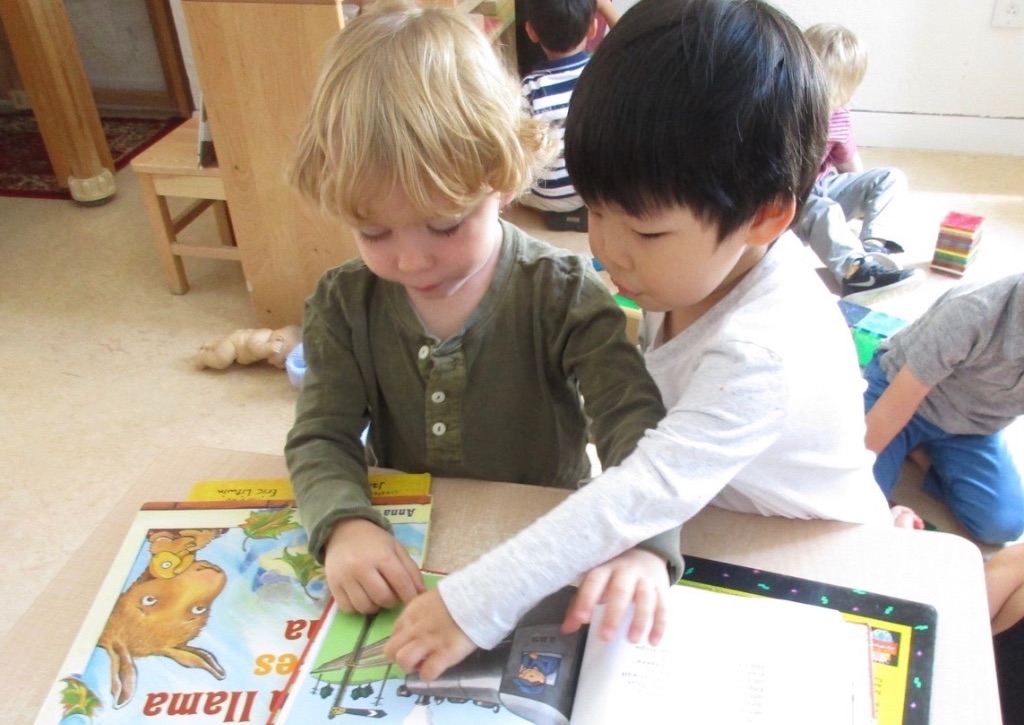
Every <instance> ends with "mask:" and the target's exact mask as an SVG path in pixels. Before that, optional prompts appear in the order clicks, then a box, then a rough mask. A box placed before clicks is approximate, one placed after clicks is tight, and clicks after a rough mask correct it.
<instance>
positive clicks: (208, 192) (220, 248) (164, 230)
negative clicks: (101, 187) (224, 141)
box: [131, 118, 241, 295]
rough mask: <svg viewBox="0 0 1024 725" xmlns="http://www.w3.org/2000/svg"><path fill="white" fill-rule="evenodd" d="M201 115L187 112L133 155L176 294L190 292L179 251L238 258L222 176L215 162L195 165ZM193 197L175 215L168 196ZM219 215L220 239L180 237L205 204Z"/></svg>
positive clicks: (159, 249)
mask: <svg viewBox="0 0 1024 725" xmlns="http://www.w3.org/2000/svg"><path fill="white" fill-rule="evenodd" d="M198 149H199V121H198V119H196V118H191V119H189V120H188V121H185V122H184V123H183V124H182V125H181V126H179V127H178V128H176V129H174V130H173V131H171V132H170V133H169V134H167V135H166V136H164V137H163V138H162V139H160V140H159V141H157V142H156V143H155V144H153V145H152V146H150V147H149V148H148V149H146V150H145V151H143V152H142V153H140V154H139V155H138V156H136V157H135V158H134V159H132V162H131V167H132V170H133V171H134V172H135V174H136V175H137V176H138V178H139V184H140V186H141V187H142V198H143V199H144V200H145V202H146V208H147V210H148V212H149V220H150V223H151V224H152V227H153V237H154V239H155V240H156V249H157V255H158V256H159V257H160V263H161V265H162V266H163V269H164V274H165V275H166V276H167V286H168V287H170V289H171V292H172V293H174V294H178V295H180V294H184V293H186V292H188V278H187V277H186V276H185V267H184V265H183V264H182V257H208V258H213V259H231V260H234V261H236V262H241V256H240V255H239V251H238V246H237V245H236V244H235V235H234V232H233V230H232V228H231V218H230V216H229V214H228V206H227V203H226V202H225V198H226V197H225V196H224V182H223V180H222V179H221V175H220V169H219V168H218V167H217V166H215V165H214V166H205V167H201V166H199V161H198V159H199V151H198ZM170 196H175V197H184V198H188V199H196V200H197V201H195V202H194V203H193V204H191V205H189V206H188V208H186V209H185V210H184V211H182V212H181V213H180V214H178V215H177V216H174V215H172V214H171V211H170V209H169V208H168V205H167V197H170ZM211 206H212V207H213V211H214V213H215V214H216V216H217V229H218V233H219V237H220V239H219V243H217V244H198V243H193V242H189V243H187V244H186V243H182V242H179V241H178V232H180V231H181V230H182V229H184V228H185V227H187V226H188V225H189V224H191V223H192V222H193V221H195V219H196V218H197V217H198V216H199V215H200V214H202V213H203V212H204V211H205V210H206V209H208V208H209V207H211Z"/></svg>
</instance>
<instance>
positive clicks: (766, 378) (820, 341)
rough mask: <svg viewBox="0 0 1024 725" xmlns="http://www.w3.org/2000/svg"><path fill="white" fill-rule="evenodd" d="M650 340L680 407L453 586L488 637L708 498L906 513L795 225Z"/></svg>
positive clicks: (463, 623)
mask: <svg viewBox="0 0 1024 725" xmlns="http://www.w3.org/2000/svg"><path fill="white" fill-rule="evenodd" d="M663 319H664V315H663V314H660V313H659V314H646V315H645V317H644V321H643V327H642V333H641V339H642V345H643V347H644V352H645V356H646V361H647V365H648V369H649V370H650V372H651V374H652V376H653V377H654V380H655V381H656V382H657V384H658V386H659V388H660V389H661V393H662V398H663V400H664V402H665V407H666V408H667V409H668V414H667V416H666V417H665V418H664V419H663V420H662V422H661V423H660V424H659V425H658V427H657V428H656V429H654V430H650V431H648V432H647V434H646V435H645V437H644V438H643V439H642V440H641V441H640V443H639V445H638V447H637V449H636V451H635V452H634V453H633V454H632V455H630V456H629V457H628V458H627V459H626V460H625V461H623V462H622V464H620V465H619V466H616V467H613V468H611V469H608V470H607V471H605V472H604V473H603V474H602V475H600V476H598V477H597V478H595V479H594V480H592V481H591V482H590V483H588V484H587V485H586V486H584V487H583V488H582V489H581V490H579V491H577V492H574V493H573V494H572V495H571V496H570V497H569V498H568V499H566V500H565V501H564V502H563V503H561V504H560V505H559V506H557V507H556V508H555V509H553V510H552V511H550V512H549V513H547V514H546V515H545V516H543V517H541V518H540V519H538V520H537V521H536V522H535V523H533V524H532V525H530V526H529V527H527V528H526V529H525V530H523V531H522V532H520V533H519V534H518V535H516V536H514V537H513V538H511V539H510V540H508V541H506V542H505V543H504V544H502V545H500V546H498V547H496V548H495V549H494V550H493V551H491V552H489V553H487V554H485V555H484V556H482V557H480V558H479V559H478V560H476V561H475V562H473V563H472V564H470V565H469V566H468V567H466V568H464V569H462V570H461V571H458V572H455V573H453V574H451V575H450V576H448V577H446V578H445V579H444V580H443V581H442V582H441V584H440V586H439V589H440V593H441V596H442V598H443V599H444V602H445V605H446V606H447V607H448V610H449V612H450V613H451V614H452V616H453V618H454V619H455V621H456V622H457V623H458V625H459V626H460V627H461V628H462V630H463V631H464V632H465V633H466V634H467V635H468V636H469V637H470V639H472V640H473V642H474V643H476V644H477V645H478V646H480V647H484V648H490V647H493V646H495V645H496V644H498V643H499V642H500V641H501V640H502V638H503V637H504V636H505V635H506V634H507V633H508V632H509V631H511V630H512V628H513V627H514V626H515V624H516V622H517V621H518V620H519V618H520V617H521V616H522V615H523V614H525V613H526V611H527V610H529V608H530V607H531V606H533V605H534V604H535V603H536V602H537V601H539V600H540V599H541V598H542V597H544V596H545V595H547V594H549V593H550V592H552V591H554V590H556V589H558V588H560V587H562V586H564V585H566V584H570V583H572V582H573V581H575V580H576V579H578V578H579V577H580V576H581V575H583V574H584V573H586V572H587V571H589V570H590V569H592V568H593V567H595V566H597V565H598V564H601V563H602V562H605V561H607V560H608V559H611V558H612V557H614V556H616V555H618V554H620V553H621V552H623V551H625V550H626V549H628V548H630V547H632V546H634V545H635V544H637V543H639V542H641V541H643V540H645V539H647V538H649V537H651V536H653V535H654V534H657V533H659V532H661V531H664V530H665V529H668V528H670V527H672V526H677V525H679V524H680V523H682V522H685V521H687V520H688V519H690V518H691V517H692V516H693V515H694V514H696V513H697V512H698V511H700V510H701V509H702V508H704V507H705V506H706V505H708V504H714V505H716V506H721V507H723V508H727V509H731V510H735V511H744V512H753V513H760V514H764V515H779V516H786V517H790V518H804V519H810V518H822V519H835V520H840V521H849V522H855V523H879V524H884V525H890V526H891V520H890V517H889V512H888V504H887V503H886V501H885V498H884V496H883V495H882V493H881V490H880V489H879V487H878V485H877V484H876V483H875V481H874V478H873V475H872V471H871V469H872V464H873V461H874V457H873V455H872V454H871V453H870V452H869V451H868V450H867V449H866V448H865V447H864V432H865V427H864V402H863V390H864V381H863V379H862V377H861V373H860V368H859V366H858V363H857V354H856V351H855V349H854V345H853V340H852V337H851V335H850V332H849V329H848V327H847V326H846V324H845V321H844V320H843V317H842V314H841V313H840V311H839V309H838V306H837V305H836V302H835V298H834V297H832V296H831V295H830V294H829V293H828V291H827V290H826V289H825V287H824V285H823V284H822V282H821V281H820V280H819V279H818V278H817V276H816V273H815V272H814V270H813V269H812V267H811V265H810V264H809V263H808V261H807V258H806V256H805V252H804V250H803V249H802V247H801V244H800V242H799V241H798V240H797V239H796V238H795V237H794V236H792V235H791V234H789V233H787V234H785V235H783V237H782V238H780V239H779V240H778V241H777V242H776V243H775V244H774V245H773V246H772V248H771V249H770V250H769V251H768V253H767V254H766V255H765V257H764V258H763V259H762V260H761V261H760V262H759V263H758V264H757V265H755V267H754V268H753V269H752V270H751V271H750V272H749V273H748V274H747V275H746V277H744V278H743V279H742V280H741V281H740V282H739V284H737V285H736V287H735V288H733V289H732V290H731V291H730V292H729V294H728V295H726V297H724V298H723V299H722V300H721V301H720V302H719V303H718V304H716V305H715V306H714V307H713V308H712V309H711V310H710V311H708V312H707V313H706V314H705V315H704V316H703V317H702V318H701V319H700V320H698V321H697V322H696V323H695V324H693V325H692V326H691V327H689V328H688V329H686V330H685V331H683V332H682V333H681V334H679V335H677V336H676V337H675V338H673V339H671V340H669V341H668V342H666V343H664V344H661V343H660V338H659V334H660V331H661V325H662V322H663Z"/></svg>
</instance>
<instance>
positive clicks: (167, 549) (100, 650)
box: [36, 482, 430, 725]
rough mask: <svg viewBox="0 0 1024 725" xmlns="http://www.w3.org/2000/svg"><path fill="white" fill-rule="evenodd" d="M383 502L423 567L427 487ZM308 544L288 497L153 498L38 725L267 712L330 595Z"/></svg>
mask: <svg viewBox="0 0 1024 725" xmlns="http://www.w3.org/2000/svg"><path fill="white" fill-rule="evenodd" d="M251 483H252V482H249V483H245V482H234V483H232V484H230V485H231V486H232V487H234V488H238V487H239V486H248V485H250V484H251ZM260 485H261V486H263V484H262V483H261V484H260ZM271 499H272V497H271ZM374 505H375V506H377V507H379V508H381V509H382V510H383V512H384V514H385V516H387V517H388V518H389V520H390V521H391V522H392V525H393V527H394V530H395V533H396V537H397V538H398V539H399V540H400V541H401V542H402V543H403V545H404V546H405V547H406V549H407V550H408V551H409V553H410V555H411V556H412V557H413V559H414V560H415V561H417V562H418V563H422V561H423V557H424V555H425V550H426V546H427V539H428V530H429V512H430V499H429V496H405V497H382V498H380V499H374ZM412 511H416V512H417V514H418V515H419V516H420V518H421V520H417V521H415V522H414V521H410V518H415V517H410V515H409V514H410V512H412ZM424 516H425V517H426V518H423V517H424ZM306 543H307V538H306V534H305V531H304V530H303V528H302V526H301V524H300V521H299V517H298V512H297V509H296V508H295V507H294V504H293V503H292V502H291V501H290V500H260V501H241V500H236V501H230V500H203V501H185V502H173V503H150V504H146V505H145V506H144V507H143V508H142V510H140V511H139V512H138V514H137V516H136V518H135V520H134V521H133V523H132V525H131V528H130V529H129V531H128V534H127V535H126V537H125V539H124V542H123V544H122V545H121V547H120V549H119V551H118V554H117V556H116V557H115V559H114V561H113V562H111V564H110V567H109V569H108V572H107V576H106V577H105V579H104V582H103V585H102V586H101V588H100V591H99V593H98V594H97V595H96V598H95V600H94V601H93V605H92V606H91V608H90V610H89V613H88V614H87V616H86V619H85V621H84V623H83V624H82V626H81V628H80V629H79V632H78V635H77V637H76V639H75V642H74V644H73V645H72V648H71V650H70V652H69V653H68V655H67V657H66V658H65V660H64V664H63V665H62V667H61V669H60V671H59V673H58V675H57V678H56V681H55V682H54V684H53V686H52V687H51V689H50V692H49V693H48V695H47V697H46V699H45V700H44V703H43V705H42V709H41V710H40V712H39V715H38V716H37V719H36V725H58V724H59V725H87V724H92V725H117V724H119V723H125V724H128V723H130V724H131V725H138V724H139V723H181V722H188V723H190V724H197V725H204V724H207V723H210V724H212V723H225V722H230V723H246V722H256V723H262V722H264V721H266V719H267V717H268V714H269V713H270V712H271V711H273V710H274V709H276V705H275V704H274V700H275V698H277V697H280V696H281V691H282V690H283V688H284V686H285V685H286V684H287V682H288V680H289V678H290V677H291V674H292V672H293V670H294V669H295V668H296V667H297V666H298V664H299V662H300V659H301V655H302V653H303V651H305V649H306V647H307V644H308V641H309V638H310V637H311V636H312V633H313V632H314V631H315V629H316V625H317V623H318V621H319V619H320V617H321V615H322V614H323V612H324V607H325V606H326V605H327V603H328V602H329V600H330V596H329V592H328V589H327V586H326V584H325V581H324V577H323V570H322V568H321V567H320V565H319V564H318V563H317V562H316V561H315V560H314V559H313V557H312V556H311V555H310V553H309V552H308V550H307V548H306ZM83 594H85V595H89V596H91V595H92V593H83Z"/></svg>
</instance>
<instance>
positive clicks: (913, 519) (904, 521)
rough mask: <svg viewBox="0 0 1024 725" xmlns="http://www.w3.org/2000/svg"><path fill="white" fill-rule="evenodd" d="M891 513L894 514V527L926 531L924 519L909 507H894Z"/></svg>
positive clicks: (890, 510)
mask: <svg viewBox="0 0 1024 725" xmlns="http://www.w3.org/2000/svg"><path fill="white" fill-rule="evenodd" d="M889 513H891V514H892V523H893V526H895V527H897V528H900V529H917V530H918V531H922V530H924V519H922V518H921V517H920V516H918V515H917V513H915V511H914V509H912V508H910V507H909V506H899V505H897V506H893V507H892V508H891V509H889Z"/></svg>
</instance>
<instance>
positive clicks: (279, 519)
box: [242, 508, 299, 551]
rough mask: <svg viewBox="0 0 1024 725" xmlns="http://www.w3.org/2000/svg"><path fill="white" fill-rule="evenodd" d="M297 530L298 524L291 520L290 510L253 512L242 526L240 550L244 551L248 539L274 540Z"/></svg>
mask: <svg viewBox="0 0 1024 725" xmlns="http://www.w3.org/2000/svg"><path fill="white" fill-rule="evenodd" d="M297 528H299V524H298V523H297V522H295V521H293V520H292V509H290V508H279V509H267V510H266V511H255V512H253V514H252V515H251V516H249V518H247V519H246V520H245V523H244V524H243V525H242V531H244V532H245V536H246V542H243V544H242V550H243V551H244V550H245V548H246V543H247V542H248V540H249V539H276V538H277V537H278V536H280V535H281V534H283V533H284V532H286V531H291V530H292V529H297Z"/></svg>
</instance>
